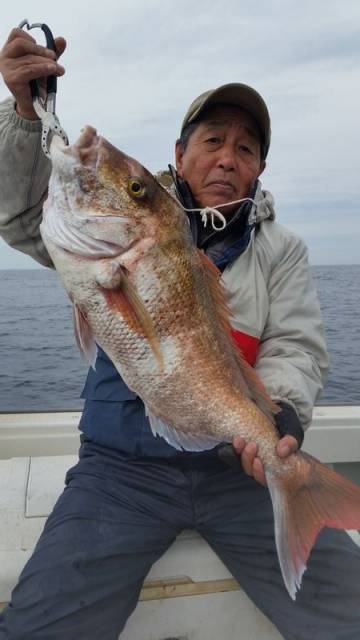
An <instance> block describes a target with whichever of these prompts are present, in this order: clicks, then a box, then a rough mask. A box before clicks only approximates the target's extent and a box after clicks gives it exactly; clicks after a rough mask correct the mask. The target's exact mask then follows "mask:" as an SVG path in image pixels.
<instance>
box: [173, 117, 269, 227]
mask: <svg viewBox="0 0 360 640" xmlns="http://www.w3.org/2000/svg"><path fill="white" fill-rule="evenodd" d="M176 168H177V171H178V174H179V176H180V177H181V178H183V179H184V180H186V181H187V182H188V184H189V186H190V188H191V191H192V193H193V196H194V198H195V200H196V203H197V204H198V205H199V206H200V207H208V206H210V207H216V205H220V204H224V203H226V202H231V201H233V200H240V199H241V198H246V197H247V196H248V195H249V193H250V191H251V188H252V186H253V184H254V182H255V180H256V178H257V177H258V176H259V175H260V174H261V173H262V171H263V170H264V168H265V162H264V161H263V160H261V155H260V136H259V132H258V129H257V126H256V123H255V122H254V120H253V118H252V117H251V116H250V114H248V113H247V112H246V111H244V110H243V109H241V108H240V107H232V106H220V105H219V106H216V107H213V108H212V109H211V110H209V112H208V113H207V114H206V116H205V119H204V120H202V121H201V122H200V123H199V125H198V126H197V128H196V129H195V131H194V132H193V133H192V134H191V136H190V138H189V140H188V144H187V147H186V149H185V150H184V149H183V147H182V145H181V144H180V143H179V142H178V143H177V144H176ZM238 206H239V205H232V206H229V207H223V208H221V209H220V211H221V212H222V213H224V214H225V215H226V214H228V213H231V212H233V211H235V209H237V208H238Z"/></svg>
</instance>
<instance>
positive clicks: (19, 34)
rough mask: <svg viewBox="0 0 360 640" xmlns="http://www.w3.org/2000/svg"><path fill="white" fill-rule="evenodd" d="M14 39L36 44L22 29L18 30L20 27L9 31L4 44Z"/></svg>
mask: <svg viewBox="0 0 360 640" xmlns="http://www.w3.org/2000/svg"><path fill="white" fill-rule="evenodd" d="M16 38H24V40H31V41H32V42H36V40H35V38H33V37H32V36H31V35H30V33H28V32H27V31H24V29H20V27H14V28H13V29H11V31H10V33H9V37H8V39H7V40H6V42H11V41H12V40H15V39H16Z"/></svg>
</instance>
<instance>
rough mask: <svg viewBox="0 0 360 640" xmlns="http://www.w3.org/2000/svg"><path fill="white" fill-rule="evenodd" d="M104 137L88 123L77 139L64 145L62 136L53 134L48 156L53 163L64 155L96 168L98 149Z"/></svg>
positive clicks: (63, 157)
mask: <svg viewBox="0 0 360 640" xmlns="http://www.w3.org/2000/svg"><path fill="white" fill-rule="evenodd" d="M103 142H104V139H103V138H101V136H99V135H98V133H97V131H96V129H94V127H91V126H90V125H86V126H85V127H84V128H83V129H82V130H81V133H80V136H79V138H78V140H77V141H76V142H75V143H74V144H72V145H65V144H64V142H63V140H62V138H60V137H59V136H56V135H55V136H53V139H52V141H51V145H50V156H51V160H52V161H53V163H54V164H57V163H58V162H59V161H60V158H61V156H62V160H63V161H64V160H65V158H66V157H68V158H69V157H70V158H73V159H74V160H77V161H80V163H81V164H82V165H84V166H87V167H92V168H93V169H96V165H97V162H98V157H99V150H100V147H101V146H102V143H103Z"/></svg>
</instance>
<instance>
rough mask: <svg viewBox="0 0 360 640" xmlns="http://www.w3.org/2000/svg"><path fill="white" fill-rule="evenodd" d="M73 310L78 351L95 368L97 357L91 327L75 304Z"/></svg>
mask: <svg viewBox="0 0 360 640" xmlns="http://www.w3.org/2000/svg"><path fill="white" fill-rule="evenodd" d="M73 310H74V329H75V338H76V342H77V345H78V347H79V350H80V353H81V354H82V356H83V357H84V358H85V360H87V362H88V363H89V364H90V366H91V367H92V368H93V369H94V370H95V362H96V357H97V346H96V343H95V340H94V337H93V334H92V331H91V327H90V325H89V323H88V322H87V320H86V318H84V316H83V314H82V313H81V311H80V309H79V307H78V306H77V304H74V306H73Z"/></svg>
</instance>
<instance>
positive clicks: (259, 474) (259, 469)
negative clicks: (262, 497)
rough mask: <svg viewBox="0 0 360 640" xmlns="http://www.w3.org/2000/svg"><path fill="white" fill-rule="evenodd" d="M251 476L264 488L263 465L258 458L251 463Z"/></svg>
mask: <svg viewBox="0 0 360 640" xmlns="http://www.w3.org/2000/svg"><path fill="white" fill-rule="evenodd" d="M252 468H253V476H254V478H255V480H256V481H257V482H259V483H260V484H262V485H263V486H264V487H266V478H265V472H264V467H263V464H262V462H261V460H260V458H255V459H254V462H253V467H252Z"/></svg>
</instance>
